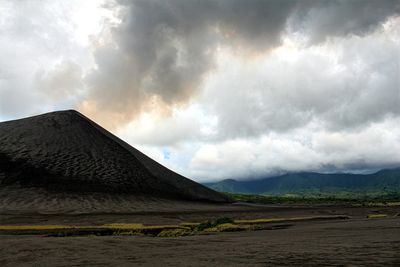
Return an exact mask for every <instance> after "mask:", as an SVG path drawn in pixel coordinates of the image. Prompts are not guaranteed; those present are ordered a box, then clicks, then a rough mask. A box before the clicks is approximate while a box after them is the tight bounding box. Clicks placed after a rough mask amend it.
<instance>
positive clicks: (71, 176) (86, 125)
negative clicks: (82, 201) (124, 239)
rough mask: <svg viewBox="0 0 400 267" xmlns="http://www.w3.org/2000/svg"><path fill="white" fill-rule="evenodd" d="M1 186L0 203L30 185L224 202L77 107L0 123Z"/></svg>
mask: <svg viewBox="0 0 400 267" xmlns="http://www.w3.org/2000/svg"><path fill="white" fill-rule="evenodd" d="M0 185H1V188H0V189H1V192H0V201H2V200H1V197H2V196H3V197H4V196H6V195H7V191H13V192H14V191H15V192H17V191H18V190H17V189H21V190H24V192H27V191H26V190H27V189H28V188H29V189H32V190H34V189H35V190H39V191H40V190H42V191H43V190H45V191H46V194H49V192H51V193H54V194H58V195H60V194H63V195H64V196H67V197H68V194H78V195H79V194H80V195H81V196H82V195H87V196H89V195H93V194H97V195H99V194H104V195H107V196H112V195H114V196H115V195H121V194H122V195H129V196H137V197H141V198H142V199H145V197H146V196H148V197H149V198H165V199H170V200H206V201H213V202H226V201H228V199H227V198H226V197H225V196H223V195H222V194H219V193H217V192H215V191H212V190H210V189H208V188H206V187H204V186H202V185H199V184H197V183H195V182H193V181H191V180H189V179H187V178H185V177H183V176H181V175H179V174H177V173H175V172H173V171H171V170H169V169H167V168H165V167H163V166H162V165H160V164H158V163H157V162H155V161H153V160H152V159H150V158H149V157H147V156H145V155H144V154H143V153H141V152H139V151H138V150H136V149H135V148H133V147H131V146H130V145H128V144H127V143H125V142H123V141H122V140H120V139H119V138H117V137H116V136H114V135H112V134H111V133H109V132H108V131H106V130H105V129H103V128H102V127H100V126H99V125H97V124H96V123H94V122H92V121H91V120H89V119H88V118H86V117H85V116H83V115H82V114H80V113H78V112H76V111H60V112H53V113H48V114H44V115H40V116H35V117H30V118H26V119H20V120H15V121H8V122H3V123H0ZM5 190H6V191H5ZM16 190H17V191H16ZM42 191H41V192H42ZM21 192H22V191H21ZM65 194H67V195H65ZM8 197H9V196H8ZM49 198H51V196H49ZM52 201H54V199H52ZM6 202H10V201H6ZM0 204H1V203H0ZM5 204H6V203H4V200H3V206H4V205H5ZM14 204H15V203H14Z"/></svg>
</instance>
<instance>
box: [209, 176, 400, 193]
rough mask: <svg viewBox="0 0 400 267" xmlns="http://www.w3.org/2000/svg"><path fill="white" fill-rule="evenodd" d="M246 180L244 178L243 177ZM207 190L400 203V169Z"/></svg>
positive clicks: (265, 180)
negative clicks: (375, 199)
mask: <svg viewBox="0 0 400 267" xmlns="http://www.w3.org/2000/svg"><path fill="white" fill-rule="evenodd" d="M243 178H245V177H243ZM205 185H206V186H208V187H210V188H212V189H214V190H217V191H219V192H228V193H233V194H257V195H268V196H284V195H293V196H296V197H305V198H310V197H315V198H342V199H350V198H388V199H393V198H397V199H398V200H400V168H398V169H388V170H381V171H378V172H376V173H372V174H365V175H362V174H350V173H333V174H322V173H312V172H303V173H289V174H285V175H280V176H275V177H268V178H259V179H256V180H243V181H236V180H233V179H226V180H222V181H219V182H215V183H206V184H205Z"/></svg>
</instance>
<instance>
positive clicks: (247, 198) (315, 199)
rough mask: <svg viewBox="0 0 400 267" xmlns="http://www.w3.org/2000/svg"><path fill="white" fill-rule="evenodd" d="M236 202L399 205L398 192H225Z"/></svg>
mask: <svg viewBox="0 0 400 267" xmlns="http://www.w3.org/2000/svg"><path fill="white" fill-rule="evenodd" d="M225 194H227V195H228V196H229V197H231V198H232V199H234V200H236V201H238V202H247V203H260V204H334V205H341V204H343V205H365V206H400V194H399V195H397V194H393V195H367V196H366V195H364V194H359V195H357V194H354V193H353V194H351V195H350V194H347V193H342V194H340V193H339V194H337V195H332V194H325V195H324V194H315V193H308V194H303V195H299V194H284V195H254V194H232V193H225Z"/></svg>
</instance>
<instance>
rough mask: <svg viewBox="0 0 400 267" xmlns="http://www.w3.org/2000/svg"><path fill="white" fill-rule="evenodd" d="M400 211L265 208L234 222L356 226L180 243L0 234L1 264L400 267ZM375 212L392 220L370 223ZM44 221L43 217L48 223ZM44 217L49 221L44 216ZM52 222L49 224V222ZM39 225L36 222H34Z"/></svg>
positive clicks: (88, 219) (63, 219) (70, 219)
mask: <svg viewBox="0 0 400 267" xmlns="http://www.w3.org/2000/svg"><path fill="white" fill-rule="evenodd" d="M398 212H399V208H348V207H347V208H346V207H310V206H306V207H280V206H277V207H273V206H269V207H263V208H260V210H258V211H256V210H254V209H253V210H252V211H249V210H248V211H245V210H243V211H240V210H236V211H232V210H231V211H227V212H222V211H221V212H219V213H218V214H219V215H230V216H232V217H235V218H251V217H252V218H254V217H260V218H261V217H264V218H270V217H293V216H299V215H316V214H347V215H350V216H352V219H350V220H340V221H314V222H297V223H292V224H291V226H289V227H288V228H286V229H279V230H264V231H256V232H235V233H218V234H212V235H197V236H187V237H178V238H154V237H137V236H131V237H123V236H105V237H63V238H57V237H39V236H5V235H3V236H0V266H296V265H297V266H400V217H395V216H394V215H395V214H396V213H398ZM371 213H385V214H387V215H388V217H387V218H381V219H367V218H366V215H367V214H371ZM218 214H215V213H214V212H210V213H199V212H194V213H190V212H189V213H188V212H185V213H174V214H172V213H170V214H168V213H165V214H149V215H145V214H141V215H140V214H136V215H135V214H132V215H127V214H125V215H124V214H114V215H112V214H109V215H106V214H103V215H101V214H98V215H79V216H63V215H54V216H53V217H49V215H36V216H31V217H29V216H27V217H25V218H24V217H21V216H11V215H8V216H2V217H0V218H1V220H2V224H4V223H5V222H7V223H18V224H20V223H21V221H26V222H27V221H31V222H34V223H35V224H45V223H74V224H75V223H78V222H81V223H86V224H87V223H92V224H97V223H103V222H111V221H113V222H124V221H125V222H126V221H130V222H139V220H140V221H142V222H147V223H156V222H160V223H175V222H180V221H188V220H192V221H193V220H195V221H196V220H197V221H198V220H201V219H204V218H211V217H215V216H218ZM41 216H42V217H41ZM43 216H44V217H43ZM46 217H47V218H48V220H46V219H45V218H46ZM32 220H33V221H32Z"/></svg>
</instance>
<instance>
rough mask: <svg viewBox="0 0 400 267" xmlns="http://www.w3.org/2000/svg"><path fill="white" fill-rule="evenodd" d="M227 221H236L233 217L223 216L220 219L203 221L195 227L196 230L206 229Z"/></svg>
mask: <svg viewBox="0 0 400 267" xmlns="http://www.w3.org/2000/svg"><path fill="white" fill-rule="evenodd" d="M227 223H230V224H232V223H234V221H233V219H231V218H228V217H222V218H218V219H216V220H213V221H206V222H202V223H200V224H199V225H197V226H196V227H195V228H194V229H195V231H204V230H205V229H208V228H213V227H216V226H218V225H221V224H227Z"/></svg>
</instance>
